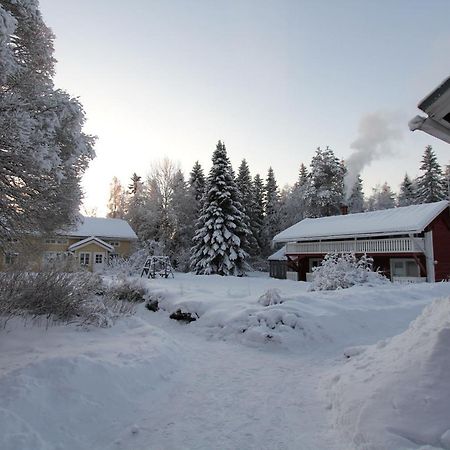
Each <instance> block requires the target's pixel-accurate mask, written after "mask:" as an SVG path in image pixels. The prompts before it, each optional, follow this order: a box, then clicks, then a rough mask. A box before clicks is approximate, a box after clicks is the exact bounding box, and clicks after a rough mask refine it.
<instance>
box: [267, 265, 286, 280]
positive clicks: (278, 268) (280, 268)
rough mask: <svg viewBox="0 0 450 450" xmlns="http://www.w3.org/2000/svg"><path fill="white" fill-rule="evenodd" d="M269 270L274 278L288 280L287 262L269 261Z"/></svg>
mask: <svg viewBox="0 0 450 450" xmlns="http://www.w3.org/2000/svg"><path fill="white" fill-rule="evenodd" d="M269 270H270V276H271V277H272V278H278V279H280V280H285V279H286V261H269Z"/></svg>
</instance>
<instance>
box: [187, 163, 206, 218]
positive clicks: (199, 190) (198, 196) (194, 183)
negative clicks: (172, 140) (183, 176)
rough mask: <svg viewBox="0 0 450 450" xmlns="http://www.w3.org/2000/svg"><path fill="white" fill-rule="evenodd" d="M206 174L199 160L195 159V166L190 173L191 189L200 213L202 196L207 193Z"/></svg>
mask: <svg viewBox="0 0 450 450" xmlns="http://www.w3.org/2000/svg"><path fill="white" fill-rule="evenodd" d="M205 184H206V181H205V174H204V173H203V168H202V166H201V165H200V163H199V162H198V161H195V164H194V167H192V170H191V173H190V175H189V189H190V191H191V196H192V197H193V200H194V202H195V206H196V211H197V212H198V213H199V212H200V210H201V207H202V198H203V195H204V194H205Z"/></svg>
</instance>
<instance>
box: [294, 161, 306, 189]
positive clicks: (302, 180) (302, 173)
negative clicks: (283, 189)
mask: <svg viewBox="0 0 450 450" xmlns="http://www.w3.org/2000/svg"><path fill="white" fill-rule="evenodd" d="M307 182H308V169H307V168H306V166H305V165H304V164H303V163H301V164H300V170H299V171H298V180H297V183H296V186H298V187H302V186H305V185H306V183H307Z"/></svg>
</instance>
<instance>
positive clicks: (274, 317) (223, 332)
mask: <svg viewBox="0 0 450 450" xmlns="http://www.w3.org/2000/svg"><path fill="white" fill-rule="evenodd" d="M198 327H202V328H204V329H206V330H208V331H209V333H208V334H209V335H210V336H213V337H215V338H219V339H235V340H238V341H241V342H244V343H267V342H276V343H286V342H288V341H301V342H302V343H304V344H306V343H308V342H309V343H312V342H323V341H328V340H329V338H328V336H326V334H325V333H324V332H323V330H322V328H321V326H320V325H319V324H318V323H317V321H316V320H315V319H314V317H312V316H310V315H309V314H306V315H303V314H301V313H300V312H299V310H298V308H297V307H296V305H292V306H291V307H290V306H289V305H286V303H283V304H280V305H272V306H267V307H264V308H262V307H261V306H259V305H258V306H256V307H253V308H252V307H247V308H242V309H237V310H236V311H234V312H231V311H227V310H222V309H215V310H211V311H209V312H208V313H206V314H205V315H204V316H203V317H202V318H201V320H200V321H199V323H198Z"/></svg>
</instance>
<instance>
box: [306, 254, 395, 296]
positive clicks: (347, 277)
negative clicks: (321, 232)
mask: <svg viewBox="0 0 450 450" xmlns="http://www.w3.org/2000/svg"><path fill="white" fill-rule="evenodd" d="M372 264H373V260H372V258H370V257H368V256H366V255H363V256H361V258H360V259H357V258H356V256H355V254H354V253H329V254H327V255H326V256H325V258H324V260H323V261H322V264H321V265H320V266H319V267H315V268H314V269H313V281H312V283H311V287H310V290H311V291H333V290H336V289H345V288H349V287H351V286H355V285H361V284H384V283H387V282H388V280H387V278H385V277H384V276H383V275H382V274H380V273H379V272H374V271H373V270H372Z"/></svg>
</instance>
